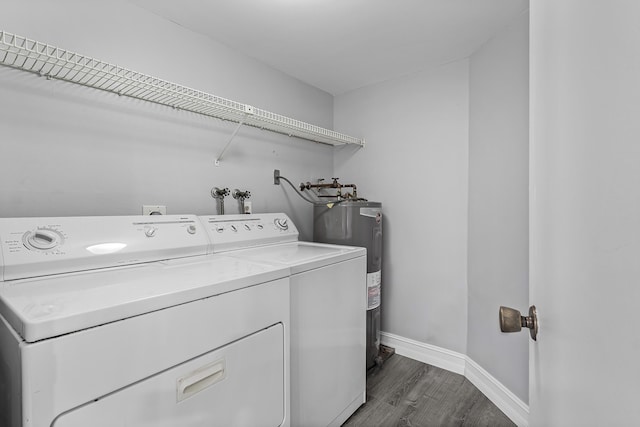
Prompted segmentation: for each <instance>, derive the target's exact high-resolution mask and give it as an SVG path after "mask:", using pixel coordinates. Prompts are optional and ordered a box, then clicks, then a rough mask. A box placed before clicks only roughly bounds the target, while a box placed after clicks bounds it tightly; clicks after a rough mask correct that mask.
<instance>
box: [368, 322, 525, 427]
mask: <svg viewBox="0 0 640 427" xmlns="http://www.w3.org/2000/svg"><path fill="white" fill-rule="evenodd" d="M380 341H381V342H382V344H384V345H386V346H388V347H392V348H394V349H395V351H396V353H398V354H399V355H401V356H405V357H408V358H410V359H414V360H417V361H419V362H423V363H427V364H429V365H432V366H437V367H438V368H442V369H446V370H447V371H450V372H454V373H456V374H461V375H464V376H465V377H466V378H467V379H468V380H469V381H470V382H471V383H472V384H473V385H475V386H476V387H477V388H478V390H480V391H481V392H482V393H483V394H484V395H485V396H487V398H488V399H489V400H490V401H491V402H493V404H494V405H496V406H497V407H498V408H499V409H500V410H501V411H502V412H504V413H505V415H506V416H508V417H509V418H510V419H511V421H513V422H514V423H515V424H516V425H518V426H519V427H527V426H528V425H529V406H528V405H527V404H525V403H524V402H523V401H522V400H520V399H519V398H518V397H517V396H516V395H515V394H513V393H512V392H511V391H510V390H509V389H508V388H506V387H505V386H504V385H503V384H502V383H501V382H500V381H498V380H497V379H495V378H494V377H493V376H492V375H491V374H490V373H488V372H487V371H485V370H484V369H483V368H482V367H481V366H480V365H478V364H477V363H476V362H474V361H473V360H472V359H471V358H469V357H468V356H466V355H464V354H462V353H458V352H455V351H451V350H447V349H445V348H441V347H437V346H435V345H431V344H426V343H423V342H419V341H415V340H412V339H409V338H405V337H401V336H398V335H394V334H390V333H388V332H380Z"/></svg>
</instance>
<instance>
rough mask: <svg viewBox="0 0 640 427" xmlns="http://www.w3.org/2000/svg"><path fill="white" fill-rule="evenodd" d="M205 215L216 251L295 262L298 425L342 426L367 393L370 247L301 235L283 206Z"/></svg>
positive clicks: (294, 404) (294, 401)
mask: <svg viewBox="0 0 640 427" xmlns="http://www.w3.org/2000/svg"><path fill="white" fill-rule="evenodd" d="M200 219H201V220H202V222H203V224H205V225H206V228H207V231H208V232H209V234H210V236H211V242H212V243H213V247H212V248H211V251H212V252H214V253H216V254H225V255H227V256H230V257H234V258H237V259H242V260H246V261H252V262H260V263H264V265H271V266H274V267H275V266H281V267H282V266H286V267H289V268H290V269H291V277H290V283H291V294H290V300H291V425H292V426H304V427H314V426H322V427H324V426H339V425H341V424H342V423H343V422H344V421H345V420H346V419H347V418H349V416H350V415H351V414H353V412H355V410H356V409H357V408H358V407H359V406H360V405H361V404H362V403H364V402H365V397H366V396H365V388H366V368H365V347H366V310H367V283H366V276H367V265H366V250H365V249H364V248H355V247H349V246H338V245H328V244H322V243H309V242H301V241H298V230H297V229H296V227H295V225H294V224H293V222H292V221H291V220H290V219H289V218H288V217H287V216H286V215H285V214H281V213H280V214H253V215H224V216H209V217H200Z"/></svg>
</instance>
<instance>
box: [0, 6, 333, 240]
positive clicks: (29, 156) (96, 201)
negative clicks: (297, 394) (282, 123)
mask: <svg viewBox="0 0 640 427" xmlns="http://www.w3.org/2000/svg"><path fill="white" fill-rule="evenodd" d="M34 4H35V3H34V2H25V1H8V2H4V3H3V7H2V13H1V14H0V28H1V29H2V30H5V31H8V32H12V33H16V34H19V35H23V36H28V37H29V38H32V39H36V40H40V41H44V42H47V43H51V44H54V45H59V46H60V47H63V48H66V49H69V50H72V51H76V52H80V53H84V54H87V55H90V56H93V57H96V58H98V59H102V60H105V61H109V62H112V63H115V64H118V65H121V66H125V67H128V68H131V69H134V70H136V71H140V72H143V73H147V74H151V75H155V76H157V77H160V78H163V79H167V80H170V81H174V82H176V83H180V84H183V85H186V86H190V87H193V88H196V89H200V90H203V91H207V92H210V93H213V94H215V95H218V96H223V97H226V98H229V99H233V100H235V101H240V102H243V103H247V104H251V105H255V106H257V107H260V108H264V109H267V110H270V111H274V112H276V113H280V114H284V115H287V116H290V117H294V118H297V119H300V120H303V121H308V122H311V123H314V124H317V125H320V126H324V127H329V128H331V127H333V98H332V96H331V95H329V94H328V93H325V92H323V91H320V90H318V89H316V88H313V87H311V86H308V85H306V84H303V83H301V82H300V81H298V80H296V79H293V78H291V77H289V76H287V75H285V74H283V73H281V72H279V71H276V70H274V69H271V68H269V67H267V66H266V65H264V64H262V63H260V62H258V61H255V60H253V59H250V58H248V57H245V56H243V55H241V54H239V53H237V52H234V51H232V50H230V49H228V48H226V47H225V46H223V45H221V44H218V43H216V42H214V41H212V40H210V39H208V38H206V37H203V36H200V35H198V34H195V33H193V32H190V31H187V30H185V29H183V28H181V27H179V26H177V25H175V24H173V23H170V22H168V21H166V20H164V19H161V18H159V17H157V16H155V15H153V14H151V13H149V12H146V11H144V10H142V9H140V8H137V7H136V6H132V5H130V4H128V3H127V2H123V1H113V2H79V1H56V2H37V4H35V6H37V7H34ZM0 92H1V93H2V103H0V135H2V136H1V138H0V157H1V158H2V168H0V216H2V217H11V216H56V215H101V214H104V215H125V214H126V215H129V214H138V213H141V206H142V205H143V204H164V205H167V209H168V213H195V214H210V213H214V212H215V204H214V200H213V199H212V198H211V197H210V195H209V191H210V189H211V188H212V187H213V186H227V187H230V188H231V189H233V188H240V189H248V190H250V191H251V193H252V197H251V199H250V200H251V201H252V202H253V206H254V211H256V212H264V211H271V212H273V211H285V212H287V213H288V214H290V215H291V216H292V217H293V219H294V222H295V223H296V224H297V225H298V226H299V228H300V229H301V233H302V237H303V238H306V239H310V238H311V236H312V228H311V227H312V225H311V224H312V219H311V218H312V213H311V208H310V206H309V205H307V204H306V203H305V202H304V201H302V200H301V199H299V198H298V197H297V196H295V195H293V193H292V192H291V191H289V190H286V191H285V189H284V187H282V186H281V187H278V186H274V185H273V178H272V175H273V169H274V168H278V169H280V170H281V171H282V174H283V175H284V176H288V177H292V178H295V179H296V180H298V179H299V180H301V181H303V180H304V181H307V180H309V181H311V180H313V179H315V178H318V177H330V176H331V175H332V171H333V155H332V148H331V147H329V146H324V145H320V144H316V143H313V142H309V141H302V140H299V139H296V138H289V137H287V136H283V135H278V134H274V133H271V132H266V131H260V130H257V129H253V128H248V127H245V128H242V129H241V130H240V132H239V133H238V136H237V137H236V139H235V140H234V142H233V144H232V146H231V148H230V149H229V151H228V152H227V154H226V155H225V158H224V159H223V161H222V165H221V166H220V167H215V166H214V163H213V161H214V159H215V158H216V155H217V153H219V152H220V150H222V148H223V147H224V145H225V144H226V143H227V141H228V139H229V137H230V135H231V133H232V131H233V129H234V127H235V125H234V124H231V123H226V122H222V121H219V120H217V119H211V118H207V117H202V116H198V115H195V114H190V113H186V112H180V111H173V110H172V109H170V108H166V107H161V106H157V105H153V104H149V103H145V102H142V101H136V100H131V99H128V98H119V97H118V96H117V95H113V94H109V93H105V92H101V91H97V90H93V89H87V88H83V87H80V86H76V85H71V84H68V83H64V82H60V81H54V80H46V79H45V78H40V77H37V76H35V75H31V74H28V73H24V72H20V71H17V70H12V69H8V68H5V67H0ZM226 207H227V212H228V213H234V212H236V211H237V204H236V201H235V200H234V199H233V198H231V197H228V198H227V204H226Z"/></svg>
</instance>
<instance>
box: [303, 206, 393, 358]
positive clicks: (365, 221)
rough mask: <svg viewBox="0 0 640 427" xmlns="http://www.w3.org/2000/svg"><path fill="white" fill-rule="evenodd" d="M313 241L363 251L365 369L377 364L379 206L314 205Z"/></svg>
mask: <svg viewBox="0 0 640 427" xmlns="http://www.w3.org/2000/svg"><path fill="white" fill-rule="evenodd" d="M313 240H314V241H315V242H321V243H333V244H338V245H349V246H360V247H364V248H367V296H366V297H367V350H366V351H367V354H366V357H367V369H369V368H371V367H372V366H374V365H375V364H376V363H380V359H379V357H380V356H379V351H380V289H381V277H382V276H381V273H382V204H381V203H379V202H369V201H361V200H355V201H354V200H340V201H337V202H333V203H327V204H316V205H315V206H314V209H313Z"/></svg>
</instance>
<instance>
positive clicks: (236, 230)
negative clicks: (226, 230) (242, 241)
mask: <svg viewBox="0 0 640 427" xmlns="http://www.w3.org/2000/svg"><path fill="white" fill-rule="evenodd" d="M231 229H232V230H233V232H234V233H237V232H238V229H237V228H236V226H235V225H232V226H231Z"/></svg>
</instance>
